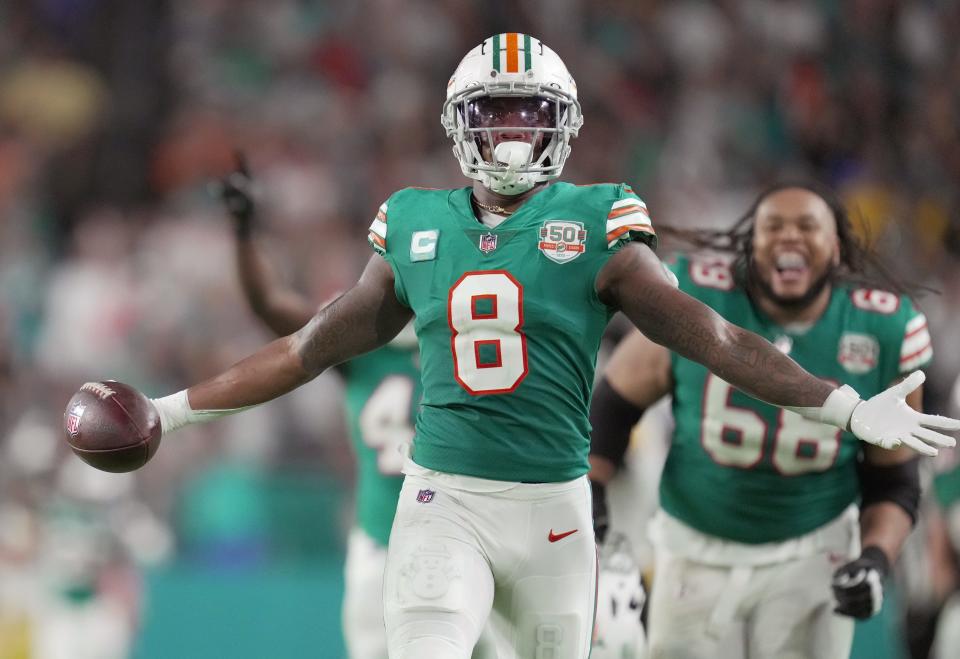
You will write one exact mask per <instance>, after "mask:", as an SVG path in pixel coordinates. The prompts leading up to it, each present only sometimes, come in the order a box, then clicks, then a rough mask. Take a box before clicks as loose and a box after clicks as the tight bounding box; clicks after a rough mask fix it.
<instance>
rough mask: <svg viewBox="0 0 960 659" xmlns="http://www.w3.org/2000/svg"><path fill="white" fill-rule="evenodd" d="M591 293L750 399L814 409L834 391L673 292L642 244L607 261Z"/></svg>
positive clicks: (757, 338)
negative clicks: (750, 397) (595, 293)
mask: <svg viewBox="0 0 960 659" xmlns="http://www.w3.org/2000/svg"><path fill="white" fill-rule="evenodd" d="M597 291H598V293H599V294H600V299H601V300H603V301H604V302H605V303H606V304H608V305H611V306H613V307H615V308H618V309H620V310H621V311H623V312H624V313H625V314H626V315H627V317H628V318H629V319H630V320H631V321H633V324H634V325H636V326H637V328H638V329H639V330H640V331H641V332H643V333H644V335H646V336H647V337H649V338H650V339H652V340H653V341H656V342H657V343H659V344H661V345H664V346H666V347H667V348H669V349H670V350H673V351H674V352H676V353H678V354H680V355H683V356H684V357H686V358H687V359H691V360H693V361H696V362H699V363H701V364H703V365H704V366H706V367H707V368H708V369H710V370H711V371H712V372H713V373H716V374H717V375H718V376H720V377H721V378H723V379H724V380H726V381H727V382H729V383H730V384H732V385H734V386H735V387H737V388H738V389H740V390H741V391H744V392H746V393H748V394H750V395H751V396H753V397H754V398H759V399H760V400H763V401H765V402H768V403H771V404H773V405H780V406H787V405H789V406H800V407H819V406H820V405H822V404H823V402H824V401H825V400H826V399H827V396H829V395H830V393H831V392H832V391H833V389H834V387H832V386H831V385H830V384H828V383H826V382H824V381H823V380H820V379H818V378H816V377H814V376H813V375H811V374H810V373H808V372H807V371H805V370H804V369H803V368H801V367H800V365H799V364H797V363H796V362H795V361H793V360H792V359H790V358H789V357H787V356H786V355H784V354H783V353H782V352H780V351H779V350H777V349H776V348H775V347H774V346H773V345H772V344H771V343H770V342H768V341H766V340H765V339H763V338H762V337H760V336H758V335H756V334H754V333H753V332H749V331H747V330H745V329H743V328H741V327H738V326H736V325H733V324H731V323H729V322H727V321H726V320H724V319H723V318H722V317H721V316H720V315H719V314H718V313H716V312H715V311H714V310H713V309H711V308H710V307H708V306H707V305H705V304H703V303H702V302H700V301H699V300H696V299H694V298H692V297H690V296H689V295H687V294H686V293H684V292H682V291H680V290H678V289H677V288H675V287H674V286H673V285H672V283H671V282H670V281H669V280H668V279H667V277H666V275H665V274H664V272H663V268H662V266H661V264H660V260H659V259H658V258H657V257H656V255H655V254H654V253H653V251H652V250H651V249H650V248H649V247H647V246H646V245H643V244H640V243H631V244H629V245H627V246H625V247H624V248H623V249H622V250H620V252H619V253H617V254H616V255H615V256H614V257H613V258H611V259H610V261H609V263H608V264H607V265H606V266H605V267H604V268H603V270H602V271H601V272H600V275H599V276H598V277H597Z"/></svg>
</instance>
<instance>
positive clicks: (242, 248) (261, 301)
mask: <svg viewBox="0 0 960 659" xmlns="http://www.w3.org/2000/svg"><path fill="white" fill-rule="evenodd" d="M234 247H235V252H234V253H235V256H236V261H237V271H238V273H239V275H240V286H241V288H242V289H243V296H244V297H245V298H246V299H247V304H249V305H250V309H251V310H252V311H253V313H254V314H256V315H257V317H258V318H260V320H262V321H263V322H264V323H265V324H266V326H267V327H269V328H270V329H271V330H272V331H273V332H274V333H275V334H276V335H277V336H287V335H288V334H293V333H294V332H296V331H297V330H298V329H300V328H301V327H303V326H304V325H306V324H307V323H308V322H310V319H311V318H313V316H314V314H315V313H316V310H317V309H316V306H315V305H313V304H311V303H310V301H309V300H308V299H307V298H306V297H304V296H303V295H300V294H298V293H296V292H294V291H292V290H290V289H288V288H285V287H284V286H282V285H281V284H280V282H279V281H278V279H277V276H276V273H275V272H274V271H273V270H272V268H270V266H269V265H268V264H267V261H266V259H264V258H263V254H261V253H260V250H259V249H257V246H256V244H255V243H254V241H253V238H252V237H251V236H249V235H246V236H238V237H237V239H236V242H235V243H234Z"/></svg>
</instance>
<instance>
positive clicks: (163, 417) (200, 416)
mask: <svg viewBox="0 0 960 659" xmlns="http://www.w3.org/2000/svg"><path fill="white" fill-rule="evenodd" d="M150 402H151V403H153V406H154V407H155V408H157V415H158V416H159V417H160V430H161V431H162V433H163V434H164V435H166V434H167V433H171V432H173V431H174V430H177V429H178V428H182V427H184V426H186V425H189V424H191V423H203V422H205V421H213V420H214V419H219V418H220V417H222V416H227V415H228V414H236V413H237V412H242V411H243V410H248V409H250V408H251V407H256V406H255V405H249V406H247V407H235V408H233V409H228V410H195V409H193V408H191V407H190V400H189V399H188V398H187V390H186V389H183V390H182V391H178V392H177V393H175V394H170V395H169V396H164V397H163V398H151V399H150Z"/></svg>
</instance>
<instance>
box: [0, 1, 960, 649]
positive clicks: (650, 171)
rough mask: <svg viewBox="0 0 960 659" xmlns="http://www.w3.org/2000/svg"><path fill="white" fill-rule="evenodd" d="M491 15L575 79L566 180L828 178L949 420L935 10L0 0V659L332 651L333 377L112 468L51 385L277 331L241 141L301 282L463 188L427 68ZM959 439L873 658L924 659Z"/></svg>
mask: <svg viewBox="0 0 960 659" xmlns="http://www.w3.org/2000/svg"><path fill="white" fill-rule="evenodd" d="M505 30H511V31H524V32H529V33H531V34H534V35H536V36H538V37H540V38H542V39H543V40H544V41H545V42H546V43H548V44H549V45H551V46H552V47H553V48H554V49H555V50H557V51H558V53H559V54H560V55H561V57H563V58H564V60H565V61H566V63H567V64H568V66H569V68H570V70H571V72H572V73H573V75H574V76H575V78H576V80H577V82H578V84H579V90H580V98H581V100H582V103H583V108H584V115H585V119H586V121H585V126H584V128H583V130H582V132H581V136H580V138H579V139H578V140H576V142H575V143H574V151H573V156H572V158H571V160H570V161H569V163H568V165H567V169H566V171H565V178H566V179H568V180H572V181H575V182H587V181H621V180H625V181H628V182H630V183H631V184H632V185H633V187H634V188H635V189H637V190H638V191H640V193H641V195H642V196H643V197H644V198H645V199H646V201H647V203H648V205H649V207H650V208H651V211H652V215H653V217H654V221H655V222H657V221H659V222H669V223H671V224H675V225H686V226H693V225H696V226H702V225H714V226H723V225H726V224H729V223H730V222H731V221H732V220H733V219H734V218H735V217H736V216H737V214H738V213H739V212H741V211H742V210H743V209H745V208H746V207H747V205H748V203H749V201H750V199H751V198H752V196H753V195H754V194H755V193H756V192H757V190H758V189H759V188H760V187H762V186H763V185H765V184H766V183H769V182H771V181H773V180H775V179H777V178H778V177H781V176H786V175H798V176H806V175H810V176H815V177H817V178H819V179H821V180H823V181H825V182H827V183H829V184H831V185H833V186H835V187H836V188H837V189H838V190H840V191H841V192H842V194H843V197H844V199H845V200H846V201H847V203H849V204H850V205H851V207H852V208H853V209H854V210H855V212H856V213H857V214H858V216H859V217H860V218H861V219H862V220H863V223H864V226H866V227H868V228H869V235H870V236H871V239H872V240H874V241H875V243H876V245H877V246H878V247H879V248H880V249H881V251H883V252H884V253H885V254H886V255H887V256H888V257H889V258H891V259H892V262H893V263H894V264H895V266H896V268H897V269H898V271H899V272H901V273H903V274H904V275H905V276H908V277H910V278H913V279H914V280H917V281H921V282H926V283H929V284H931V285H932V286H934V287H936V288H938V289H939V290H940V291H941V294H939V295H927V296H925V297H924V298H923V299H922V300H921V306H922V307H923V309H924V310H925V312H926V313H927V315H928V317H929V319H930V330H931V334H932V335H933V338H934V342H935V349H936V351H937V354H936V359H935V365H934V367H933V368H932V369H931V371H930V372H929V376H930V377H929V379H928V384H927V395H926V397H927V406H928V407H929V408H930V409H931V410H933V411H937V412H942V413H946V412H952V413H953V414H957V412H958V411H960V410H958V408H960V405H958V404H957V402H958V401H957V400H956V398H957V397H958V395H957V394H954V399H953V402H951V389H952V388H953V386H954V382H955V380H956V379H957V375H958V373H960V349H958V348H960V186H958V183H960V134H958V132H960V129H958V126H960V92H958V90H960V52H958V47H957V43H958V41H960V39H958V37H960V5H958V4H957V3H955V2H951V1H949V0H925V1H920V0H916V1H913V2H895V1H893V0H849V1H845V2H840V1H839V0H833V1H831V0H818V1H816V2H803V1H800V0H774V1H769V2H767V1H761V0H720V1H716V2H701V1H692V0H677V1H668V0H661V1H656V0H633V1H627V0H624V1H618V0H593V1H589V2H588V1H587V0H549V1H548V0H543V1H540V2H537V1H524V2H507V1H503V0H487V1H485V2H468V1H466V0H443V1H435V0H434V1H427V0H403V1H402V2H401V1H400V0H355V1H352V2H351V1H346V0H344V1H337V2H333V1H327V2H324V1H321V0H271V1H270V2H266V1H262V2H256V1H253V0H233V1H228V0H190V1H189V2H188V1H184V0H138V1H136V2H129V1H124V0H32V1H26V0H7V1H5V2H3V3H2V4H0V659H14V658H16V659H25V658H27V657H31V658H34V657H39V658H40V659H59V658H60V657H64V658H68V657H69V658H70V659H86V658H88V657H89V658H90V659H110V658H112V657H127V656H130V657H136V658H138V659H147V658H150V659H152V658H162V659H167V658H169V657H183V658H190V657H202V656H231V657H264V656H276V657H280V656H282V657H306V656H314V657H339V656H341V655H342V641H341V640H340V632H339V614H338V605H339V598H340V594H341V589H342V577H341V574H340V572H341V560H342V551H343V541H344V537H345V532H346V529H347V528H348V525H349V519H350V495H349V493H350V489H351V470H352V457H351V455H350V451H349V448H348V443H347V442H346V440H345V427H344V422H343V419H342V417H341V398H340V396H341V394H340V389H339V383H338V381H337V379H336V377H335V376H324V377H322V378H320V379H319V380H318V381H317V382H315V383H312V384H311V385H310V386H308V387H306V388H304V389H303V390H301V391H299V392H296V393H295V394H293V395H291V396H288V397H286V398H285V399H283V400H281V401H279V402H276V403H274V404H271V405H268V406H265V407H263V408H260V409H257V410H255V411H252V412H249V413H247V414H244V415H242V416H240V417H233V418H230V419H227V420H223V421H221V422H218V423H215V424H211V425H208V426H205V427H199V428H191V429H188V430H186V431H184V432H182V433H180V434H178V435H176V436H173V437H170V438H168V439H167V440H165V442H164V446H163V447H162V449H161V451H160V452H159V454H158V455H157V456H156V458H155V459H154V460H153V461H152V462H151V464H150V465H149V466H148V467H147V468H145V469H143V470H142V471H140V472H138V473H136V474H133V475H126V476H116V475H105V474H100V473H98V472H95V471H94V470H92V469H90V468H87V467H86V466H84V465H82V464H81V463H79V461H78V460H77V459H75V458H73V457H72V456H71V455H70V454H69V453H68V452H67V451H66V450H65V446H64V443H63V441H62V438H61V430H60V426H61V415H62V410H63V406H64V404H65V401H66V400H67V399H68V398H69V396H70V394H71V393H72V391H73V390H75V389H76V388H77V387H78V385H79V384H81V383H82V382H84V381H86V380H89V379H97V378H104V377H112V378H116V379H120V380H123V381H126V382H129V383H131V384H133V385H135V386H137V387H139V388H140V389H142V390H144V391H146V392H147V393H149V394H151V395H160V394H165V393H169V392H172V391H175V390H177V389H179V388H181V387H183V386H185V385H187V384H188V383H192V382H196V381H198V380H199V379H201V378H203V377H205V376H207V375H210V374H212V373H214V372H216V371H218V370H219V369H221V368H223V367H224V366H226V365H228V364H230V363H232V362H233V361H235V360H236V359H237V358H239V357H241V356H243V355H245V354H246V353H248V352H249V351H251V350H252V349H254V348H255V347H257V346H259V345H260V344H262V343H263V342H264V341H266V340H267V338H268V337H269V335H268V334H267V333H266V331H265V330H264V329H263V327H261V326H260V325H259V324H258V323H257V322H256V321H255V320H254V319H253V317H252V315H251V314H250V313H249V311H248V310H247V308H246V306H245V304H244V302H243V300H242V298H241V297H240V294H239V289H238V285H237V281H236V276H235V274H234V268H233V262H232V254H231V244H230V233H229V225H228V222H227V220H226V218H225V217H224V215H223V213H222V212H221V209H220V207H219V206H218V204H217V203H216V200H215V199H214V198H213V197H212V195H211V194H210V191H209V187H208V183H209V181H210V180H211V179H213V178H215V177H217V176H219V175H222V174H223V173H225V172H226V171H227V170H228V168H229V166H230V162H231V150H232V148H233V147H234V146H235V145H236V146H240V147H242V148H244V149H246V150H247V151H248V152H249V154H250V158H251V163H252V167H253V168H254V170H255V172H256V174H257V177H258V180H259V181H260V184H261V185H262V189H263V191H264V205H265V208H266V212H265V217H266V218H267V221H266V222H265V225H266V226H265V227H264V230H263V232H262V234H263V238H262V243H263V244H264V246H265V247H266V248H267V250H268V252H269V254H270V256H271V258H272V260H273V262H274V263H275V264H277V265H278V267H280V269H281V272H282V274H283V276H284V277H286V278H287V280H288V281H289V282H290V283H291V284H292V285H293V286H296V287H297V288H299V289H300V290H303V291H306V292H308V293H309V294H310V295H311V296H312V297H313V298H314V299H316V300H317V301H320V300H323V299H325V298H327V297H328V296H330V295H331V294H332V293H334V292H336V291H338V290H340V289H342V288H344V287H346V286H349V285H350V284H351V283H352V282H353V281H354V280H355V278H356V276H357V274H358V273H359V270H360V267H361V266H362V264H363V263H364V261H365V260H366V258H367V255H368V249H367V247H366V245H365V243H364V237H365V234H366V230H365V229H366V226H367V224H368V223H369V220H370V219H371V218H372V215H373V213H374V212H375V210H376V208H377V206H378V205H379V204H380V202H381V201H382V200H383V199H385V198H386V196H387V195H388V194H389V193H390V192H391V191H393V190H395V189H397V188H401V187H405V186H408V185H422V186H431V187H445V186H460V185H462V184H463V179H462V177H461V175H460V173H459V170H458V168H457V165H456V162H455V160H454V159H453V158H452V157H451V154H450V150H449V143H448V142H447V140H446V139H445V138H444V136H443V132H442V130H441V128H440V126H439V120H438V119H439V113H440V105H441V103H442V100H443V93H444V89H445V84H446V81H447V78H448V77H449V75H450V74H451V72H452V71H453V68H454V67H455V66H456V63H457V62H458V61H459V59H460V57H462V55H463V54H464V53H465V52H466V51H467V50H468V49H469V48H470V47H472V46H473V45H475V44H476V43H479V42H480V40H481V39H483V38H484V37H485V36H488V35H489V34H493V33H495V32H501V31H505ZM952 462H953V456H945V457H944V458H943V459H941V460H939V461H938V462H937V463H933V462H927V463H926V464H925V466H926V467H928V468H929V469H928V474H927V483H928V492H930V493H931V494H932V495H935V496H929V497H928V498H927V499H928V500H927V504H926V508H925V519H924V522H923V524H922V525H921V527H920V528H918V530H917V531H916V532H915V534H914V538H913V541H912V543H911V548H910V550H909V551H908V552H907V554H906V558H905V560H904V561H902V562H901V565H900V570H899V579H898V585H899V588H898V593H899V597H898V600H899V601H898V603H897V604H898V606H897V607H896V608H895V609H893V610H892V611H891V612H890V614H889V615H888V618H887V619H886V620H885V621H884V622H883V625H884V626H883V631H882V632H877V633H873V632H871V633H870V634H868V636H870V637H872V638H873V639H874V640H876V639H878V638H882V639H884V641H883V651H884V653H885V654H884V656H890V657H906V656H909V655H908V653H907V646H908V645H910V646H911V647H912V648H913V656H914V657H924V656H927V655H926V649H925V647H926V646H927V645H929V642H930V636H931V634H932V632H931V630H932V625H933V622H934V621H935V617H934V614H935V613H936V612H937V611H938V610H940V608H941V606H942V605H943V602H944V601H945V600H946V598H947V597H948V596H949V595H950V593H951V592H953V591H954V590H955V589H956V588H957V583H958V579H957V570H956V567H955V566H956V557H957V551H958V549H960V504H958V503H957V502H958V501H960V472H958V471H957V470H956V469H955V468H954V467H953V464H952ZM935 474H936V479H935V480H934V475H935ZM951 535H952V538H953V540H954V542H953V545H952V547H951V546H950V545H949V538H950V537H951ZM877 624H879V623H877ZM941 642H943V641H942V640H941ZM958 643H960V641H958ZM956 647H957V646H953V649H954V650H956ZM861 652H869V654H862V655H861V656H871V657H876V656H880V655H878V654H875V653H876V652H879V650H876V649H870V650H861ZM942 656H944V657H946V656H947V655H945V654H944V655H942ZM951 656H956V655H951Z"/></svg>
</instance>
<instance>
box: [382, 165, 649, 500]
mask: <svg viewBox="0 0 960 659" xmlns="http://www.w3.org/2000/svg"><path fill="white" fill-rule="evenodd" d="M470 195H471V189H470V188H460V189H455V190H423V189H415V188H408V189H405V190H401V191H399V192H397V193H395V194H393V195H392V196H391V197H390V198H389V199H388V200H387V202H386V203H385V204H383V205H382V206H381V207H380V211H379V212H378V213H377V217H376V219H375V220H374V221H373V224H372V225H371V227H370V233H369V236H368V239H369V241H370V243H371V245H372V246H373V248H374V249H375V250H376V251H377V252H378V253H380V254H381V255H383V256H384V258H385V259H386V260H387V262H388V263H389V264H390V266H391V268H392V269H393V273H394V278H395V290H396V295H397V298H398V299H399V300H400V301H401V302H402V303H403V304H405V305H407V306H408V307H410V308H411V309H412V310H413V312H414V314H415V316H416V320H415V328H416V332H417V337H418V341H419V344H420V360H421V363H420V366H421V377H422V381H423V392H424V393H423V400H422V404H421V407H420V412H419V415H418V417H417V424H416V437H415V440H414V449H413V459H414V461H415V462H416V463H417V464H419V465H421V466H423V467H426V468H428V469H435V470H438V471H444V472H448V473H456V474H463V475H467V476H476V477H479V478H487V479H493V480H505V481H524V482H556V481H566V480H572V479H574V478H577V477H579V476H581V475H583V474H584V473H586V472H587V470H588V468H589V464H588V462H587V454H588V450H589V438H590V425H589V422H588V408H589V403H590V395H591V389H592V386H593V376H594V369H595V366H596V356H597V350H598V348H599V345H600V338H601V335H602V333H603V330H604V328H605V327H606V325H607V322H608V321H609V319H610V316H611V315H612V310H611V309H610V308H609V307H607V306H606V305H604V304H603V303H602V302H601V301H600V299H599V298H598V297H597V293H596V288H595V281H596V277H597V273H598V272H599V271H600V269H601V268H602V267H603V265H604V264H605V263H606V262H607V260H608V259H609V258H610V257H611V256H612V255H613V254H614V253H615V252H616V251H617V250H619V249H620V248H621V247H622V246H623V245H624V244H626V243H627V242H629V241H631V240H642V241H644V242H647V243H648V244H650V245H651V246H655V242H656V238H655V234H654V231H653V228H652V226H651V224H650V219H649V216H648V215H647V210H646V206H645V205H644V203H643V202H642V201H641V200H640V198H639V197H637V196H636V195H635V194H634V193H633V191H632V190H631V189H630V188H629V187H627V186H625V185H623V184H620V185H613V184H600V185H593V186H575V185H571V184H568V183H554V184H552V185H550V186H548V187H546V188H545V189H543V190H542V191H540V192H538V193H537V194H535V195H534V196H533V197H531V198H530V199H529V200H528V201H527V202H526V203H524V204H523V206H521V207H520V208H519V209H518V210H517V212H516V213H514V214H513V215H511V216H510V217H508V218H507V219H506V220H504V221H503V223H501V224H500V225H499V226H497V227H496V228H487V227H485V226H484V225H482V224H481V223H480V222H479V221H478V220H477V218H476V216H475V215H474V212H473V208H472V205H471V200H470Z"/></svg>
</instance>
